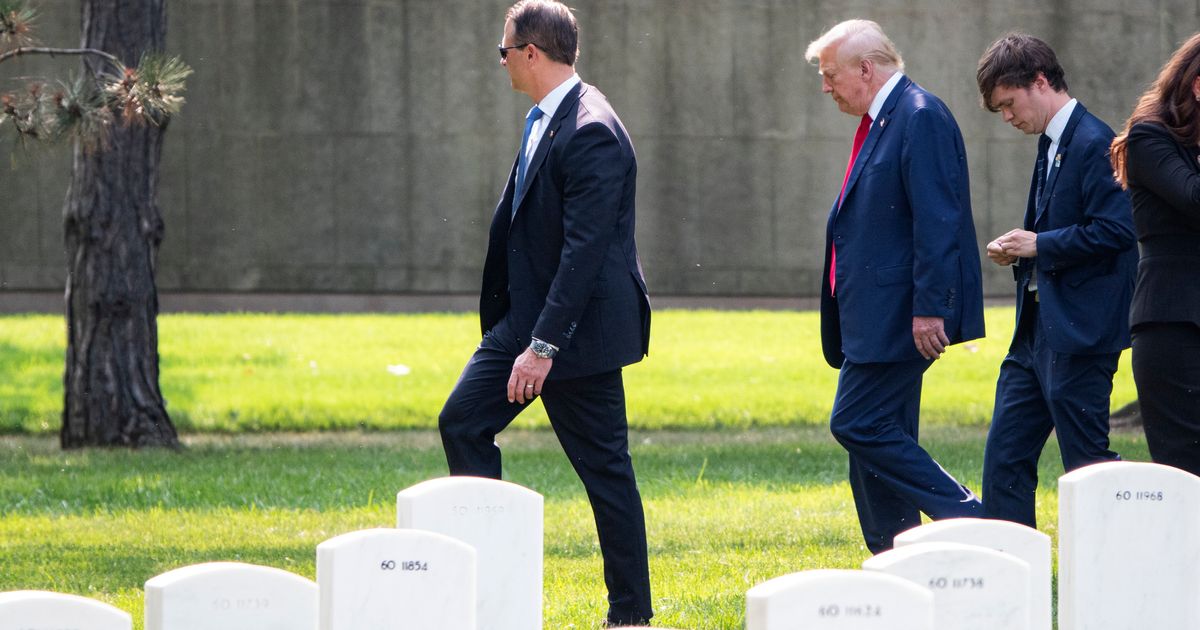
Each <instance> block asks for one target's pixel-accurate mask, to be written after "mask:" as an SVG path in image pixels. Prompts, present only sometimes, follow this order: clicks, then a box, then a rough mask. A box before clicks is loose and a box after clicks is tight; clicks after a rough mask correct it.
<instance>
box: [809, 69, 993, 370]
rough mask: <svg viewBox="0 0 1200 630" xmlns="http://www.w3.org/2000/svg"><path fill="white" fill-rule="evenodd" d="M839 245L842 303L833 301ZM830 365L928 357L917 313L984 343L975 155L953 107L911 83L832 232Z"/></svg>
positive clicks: (876, 133) (872, 146) (824, 320)
mask: <svg viewBox="0 0 1200 630" xmlns="http://www.w3.org/2000/svg"><path fill="white" fill-rule="evenodd" d="M835 243H836V245H837V272H836V273H837V276H836V280H837V287H836V291H837V297H836V299H834V298H833V297H832V296H831V295H830V287H829V259H830V246H831V244H835ZM822 278H823V280H822V283H823V284H822V289H821V341H822V347H823V349H824V353H825V360H826V361H828V362H829V364H830V365H831V366H833V367H835V368H839V367H841V365H842V362H843V361H844V360H850V361H853V362H855V363H880V362H898V361H908V360H913V359H920V358H921V354H920V352H918V351H917V348H916V345H915V344H914V342H913V334H912V320H913V317H914V316H928V317H941V318H943V319H944V320H945V328H946V335H947V336H948V337H949V338H950V341H951V343H958V342H961V341H966V340H969V339H975V338H978V337H982V336H983V334H984V330H983V287H982V283H981V279H980V265H979V251H978V245H977V244H976V240H975V223H974V220H973V219H972V217H971V196H970V182H969V180H968V175H967V154H966V148H965V146H964V145H963V139H962V133H961V132H960V131H959V129H958V123H957V122H955V120H954V116H953V115H951V113H950V110H949V109H947V108H946V106H945V105H944V104H943V103H942V102H941V101H940V100H938V98H937V97H936V96H934V95H932V94H930V93H929V92H926V91H925V90H923V89H921V87H920V86H918V85H917V84H916V83H913V82H912V81H911V80H910V79H908V77H901V79H900V83H899V84H897V85H896V87H895V88H894V89H893V90H892V93H891V94H890V95H889V96H888V98H887V100H886V101H885V102H884V104H883V108H882V109H881V110H880V112H879V116H878V118H877V119H876V120H875V121H874V123H873V124H872V125H871V130H870V132H869V133H868V134H867V138H866V140H865V141H864V142H863V146H862V148H861V149H860V150H859V154H858V158H857V159H856V160H855V163H854V168H853V170H852V171H851V172H850V177H849V179H848V180H847V182H846V190H845V194H844V199H843V200H842V203H841V207H840V208H839V207H838V204H837V202H834V205H833V208H832V210H831V211H830V213H829V221H828V224H827V226H826V234H825V273H824V274H822Z"/></svg>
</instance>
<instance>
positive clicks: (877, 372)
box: [806, 20, 984, 553]
mask: <svg viewBox="0 0 1200 630" xmlns="http://www.w3.org/2000/svg"><path fill="white" fill-rule="evenodd" d="M806 57H807V58H808V60H809V61H810V62H812V61H814V60H815V61H816V62H817V64H818V68H819V72H820V75H821V80H822V91H823V92H825V93H827V94H829V95H830V96H831V97H832V98H833V100H834V102H835V103H837V106H838V109H840V110H841V111H842V112H844V113H846V114H849V115H851V116H855V117H858V118H859V119H860V120H859V126H858V131H857V133H856V134H855V137H854V143H853V145H852V148H851V152H850V160H849V163H848V164H847V165H846V175H845V178H844V179H843V181H842V185H841V192H840V194H839V195H838V197H837V200H836V201H835V202H834V204H833V208H832V209H831V210H830V213H829V221H828V223H827V226H826V235H825V272H824V274H823V275H822V287H821V343H822V347H823V350H824V353H825V359H826V361H828V363H829V365H831V366H832V367H834V368H838V369H839V370H840V372H839V375H838V387H837V394H836V397H835V399H834V403H833V413H832V415H831V417H830V430H831V431H832V433H833V435H834V437H835V438H836V439H837V440H838V442H839V443H841V444H842V446H843V447H845V449H846V450H847V451H848V452H849V455H850V488H851V490H852V491H853V493H854V503H855V506H856V508H857V509H858V518H859V523H860V524H861V526H862V532H863V537H864V538H865V539H866V543H867V548H868V549H870V550H871V552H872V553H879V552H882V551H886V550H887V549H890V548H891V547H892V540H893V538H894V537H895V536H896V534H898V533H900V532H902V531H904V530H906V529H909V528H911V527H916V526H917V525H920V524H921V514H920V513H921V512H924V513H925V514H928V515H929V516H930V517H931V518H934V519H942V518H953V517H961V516H978V515H979V511H980V503H979V500H978V499H977V498H976V497H975V495H974V493H972V492H971V491H970V490H968V489H967V488H966V487H965V486H963V485H962V484H960V483H959V482H958V481H957V480H955V479H954V477H952V476H951V475H950V474H949V473H947V472H946V471H945V470H944V469H943V468H942V467H941V466H939V465H938V463H937V462H936V461H934V460H933V458H932V457H931V456H930V455H929V453H928V452H926V451H925V450H924V449H923V448H921V446H920V445H919V444H918V443H917V426H918V417H919V412H920V403H921V380H922V376H923V374H924V373H925V370H926V369H928V368H929V366H930V365H931V364H932V362H933V360H935V359H937V358H938V357H940V356H941V355H942V353H944V352H945V351H946V349H947V347H948V346H950V345H952V344H955V343H959V342H962V341H967V340H970V339H976V338H979V337H982V336H983V334H984V332H983V290H982V284H981V280H980V266H979V253H978V251H977V250H976V244H975V226H974V222H973V220H972V218H971V196H970V191H969V183H968V177H967V155H966V148H965V147H964V145H963V139H962V133H961V132H959V129H958V123H956V122H955V120H954V116H953V115H951V114H950V110H949V109H947V108H946V106H945V105H944V104H943V103H942V102H941V101H940V100H939V99H938V98H937V97H936V96H934V95H932V94H930V93H929V92H926V91H925V90H924V89H922V88H921V87H920V86H918V85H917V84H916V83H913V81H912V80H910V79H909V78H908V77H906V76H904V60H903V59H902V58H901V57H900V53H899V51H897V50H896V46H895V45H894V44H893V43H892V41H891V40H890V39H888V37H887V35H885V34H884V33H883V30H882V29H881V28H880V27H879V25H878V24H876V23H875V22H871V21H869V20H848V21H846V22H842V23H840V24H838V25H836V26H834V27H833V28H831V29H829V31H828V32H826V33H825V34H824V35H822V36H821V37H819V38H818V39H817V40H816V41H814V42H812V44H810V45H809V47H808V51H807V52H806Z"/></svg>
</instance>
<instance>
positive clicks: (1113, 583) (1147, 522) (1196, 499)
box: [1058, 462, 1200, 630]
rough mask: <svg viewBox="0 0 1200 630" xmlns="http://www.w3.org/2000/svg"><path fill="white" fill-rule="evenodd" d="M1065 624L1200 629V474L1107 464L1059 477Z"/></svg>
mask: <svg viewBox="0 0 1200 630" xmlns="http://www.w3.org/2000/svg"><path fill="white" fill-rule="evenodd" d="M1058 519H1059V526H1058V575H1059V577H1058V627H1059V628H1060V630H1085V629H1088V630H1090V629H1091V628H1139V629H1146V630H1149V629H1151V628H1154V629H1156V630H1157V629H1158V628H1164V629H1165V628H1171V629H1176V628H1179V629H1183V628H1200V478H1197V477H1196V476H1194V475H1192V474H1190V473H1187V472H1184V471H1182V470H1179V469H1176V468H1171V467H1168V466H1161V465H1158V464H1147V463H1134V462H1108V463H1103V464H1094V465H1092V466H1085V467H1083V468H1080V469H1077V470H1075V471H1072V472H1070V473H1068V474H1066V475H1063V476H1062V477H1060V478H1059V480H1058Z"/></svg>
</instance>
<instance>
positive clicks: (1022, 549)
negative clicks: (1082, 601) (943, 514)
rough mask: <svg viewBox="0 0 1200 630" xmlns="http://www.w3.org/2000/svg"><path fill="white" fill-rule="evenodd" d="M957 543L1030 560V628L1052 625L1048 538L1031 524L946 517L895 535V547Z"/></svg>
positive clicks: (1042, 629) (1047, 629) (1046, 628)
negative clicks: (1004, 552)
mask: <svg viewBox="0 0 1200 630" xmlns="http://www.w3.org/2000/svg"><path fill="white" fill-rule="evenodd" d="M922 542H956V543H963V544H967V545H979V546H981V547H987V548H989V549H995V550H996V551H1006V552H1008V553H1011V554H1012V555H1014V556H1016V557H1018V558H1020V559H1022V560H1024V561H1025V562H1028V563H1029V586H1030V596H1031V597H1032V600H1031V602H1030V605H1031V607H1032V608H1031V610H1030V616H1031V623H1032V625H1031V626H1030V627H1031V628H1032V630H1050V628H1051V627H1053V620H1052V615H1053V612H1052V610H1051V608H1052V604H1051V597H1052V590H1051V572H1052V569H1051V566H1050V537H1049V536H1047V535H1046V534H1043V533H1042V532H1039V531H1038V530H1036V529H1033V528H1032V527H1027V526H1025V525H1021V524H1020V523H1013V522H1011V521H1000V520H991V519H981V518H948V519H945V520H941V521H934V522H932V523H926V524H924V525H921V526H920V527H914V528H912V529H910V530H908V531H906V532H903V533H901V534H899V535H897V536H896V546H897V547H904V546H907V545H912V544H915V543H922Z"/></svg>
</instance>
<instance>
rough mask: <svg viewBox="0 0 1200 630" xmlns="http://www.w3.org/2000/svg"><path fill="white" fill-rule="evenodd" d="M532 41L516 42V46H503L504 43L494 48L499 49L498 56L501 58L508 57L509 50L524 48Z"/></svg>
mask: <svg viewBox="0 0 1200 630" xmlns="http://www.w3.org/2000/svg"><path fill="white" fill-rule="evenodd" d="M532 43H533V42H525V43H524V44H517V45H516V46H505V45H504V44H500V45H498V46H496V48H498V49H499V50H500V58H501V59H508V51H510V50H512V49H514V48H524V47H526V46H528V45H530V44H532Z"/></svg>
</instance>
